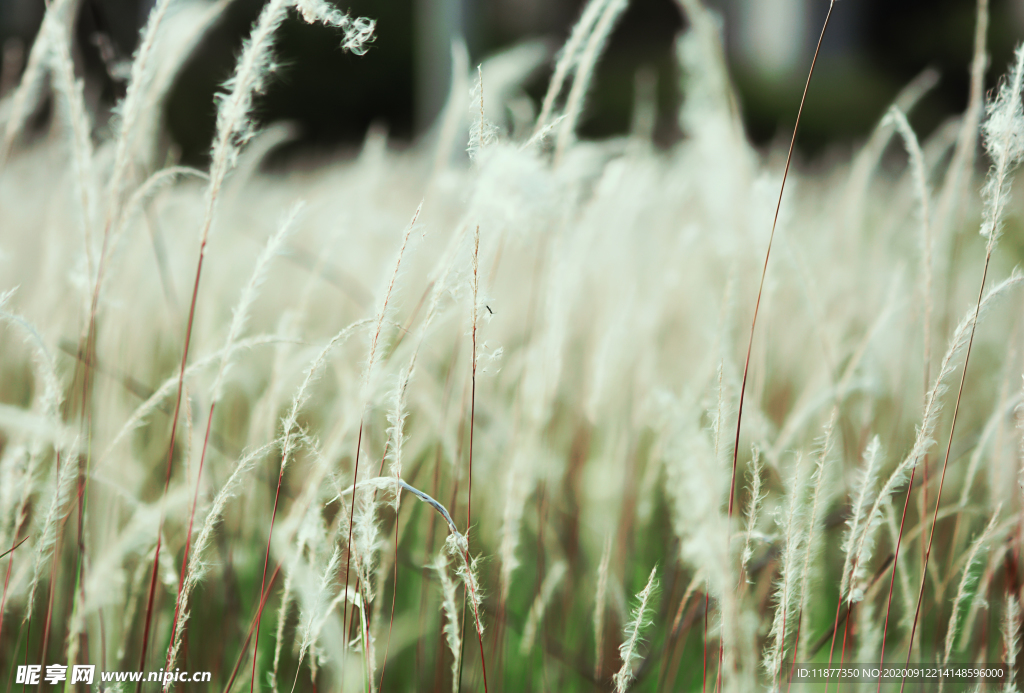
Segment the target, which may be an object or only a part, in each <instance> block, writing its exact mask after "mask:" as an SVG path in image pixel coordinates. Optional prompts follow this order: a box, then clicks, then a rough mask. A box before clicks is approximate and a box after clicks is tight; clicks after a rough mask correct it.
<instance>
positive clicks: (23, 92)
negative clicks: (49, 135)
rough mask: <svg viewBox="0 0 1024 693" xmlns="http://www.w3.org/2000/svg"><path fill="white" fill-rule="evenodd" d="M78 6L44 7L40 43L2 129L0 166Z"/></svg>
mask: <svg viewBox="0 0 1024 693" xmlns="http://www.w3.org/2000/svg"><path fill="white" fill-rule="evenodd" d="M76 6H77V3H76V2H75V0H53V2H51V3H50V4H49V6H48V7H47V8H46V14H45V15H43V23H42V26H40V28H39V34H38V37H39V39H40V40H37V41H35V42H34V43H33V44H32V50H31V52H30V53H29V57H28V62H27V63H26V65H25V72H24V73H23V74H22V77H21V81H20V82H19V83H18V88H17V89H15V91H14V94H12V95H11V97H10V99H11V107H10V112H9V113H8V115H7V122H6V123H5V126H4V140H3V148H2V149H0V167H2V166H3V165H4V163H6V161H7V158H8V157H9V156H10V152H11V148H12V147H13V146H14V142H15V140H16V139H17V137H18V135H19V134H21V131H22V130H23V129H24V127H25V125H26V123H27V122H28V119H29V116H30V115H31V111H32V109H33V108H34V107H35V105H36V101H37V99H38V98H39V94H40V92H41V91H42V82H43V80H44V78H45V77H46V74H47V73H48V72H49V70H50V69H51V60H52V53H53V42H54V40H61V39H60V38H59V37H58V35H57V33H58V32H61V31H64V32H70V24H71V15H72V14H73V13H74V11H75V8H76Z"/></svg>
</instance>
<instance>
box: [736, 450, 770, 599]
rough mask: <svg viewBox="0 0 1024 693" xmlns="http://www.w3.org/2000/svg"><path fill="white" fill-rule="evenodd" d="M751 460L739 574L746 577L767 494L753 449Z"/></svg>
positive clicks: (758, 459)
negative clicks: (745, 524) (762, 486)
mask: <svg viewBox="0 0 1024 693" xmlns="http://www.w3.org/2000/svg"><path fill="white" fill-rule="evenodd" d="M753 453H754V454H753V458H752V459H751V461H750V503H749V505H747V513H746V514H747V529H746V532H745V533H744V539H743V553H742V554H741V556H740V572H741V573H742V574H743V575H746V576H747V582H750V576H749V574H748V573H747V565H748V564H749V563H750V559H751V558H752V557H753V555H754V547H753V537H754V531H755V530H756V529H757V520H758V517H757V516H758V512H759V511H760V509H761V502H762V501H763V500H764V499H765V496H766V495H767V494H763V493H762V492H761V475H762V474H763V473H764V465H763V464H762V463H761V453H760V451H759V450H758V449H757V448H756V447H755V448H754V451H753Z"/></svg>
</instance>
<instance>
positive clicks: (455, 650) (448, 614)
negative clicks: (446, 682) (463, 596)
mask: <svg viewBox="0 0 1024 693" xmlns="http://www.w3.org/2000/svg"><path fill="white" fill-rule="evenodd" d="M434 571H435V572H436V573H437V577H438V579H439V580H440V581H441V610H442V612H443V613H444V639H445V642H446V643H447V644H448V651H449V652H451V653H452V693H457V691H458V690H459V664H460V662H459V660H460V658H461V656H462V634H461V633H460V632H459V607H458V604H457V602H456V597H455V582H454V581H453V580H452V578H451V576H450V575H449V574H448V559H447V558H446V557H445V555H444V553H443V552H442V553H439V554H437V555H436V556H435V557H434Z"/></svg>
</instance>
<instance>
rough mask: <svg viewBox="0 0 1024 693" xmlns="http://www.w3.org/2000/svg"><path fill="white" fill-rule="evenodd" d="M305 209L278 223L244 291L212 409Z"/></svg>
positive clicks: (297, 209)
mask: <svg viewBox="0 0 1024 693" xmlns="http://www.w3.org/2000/svg"><path fill="white" fill-rule="evenodd" d="M302 206H303V205H302V203H299V204H296V205H294V206H293V207H292V208H291V209H290V210H289V211H288V212H287V214H285V216H284V218H283V219H282V220H281V222H280V223H279V224H278V226H277V231H275V232H274V234H273V235H272V236H271V237H270V238H269V239H268V240H267V244H266V245H265V246H264V247H263V251H262V252H261V253H260V255H259V257H258V258H256V264H255V265H254V267H253V272H252V276H251V277H250V278H249V282H248V283H247V284H246V285H245V288H244V289H243V290H242V294H241V296H240V297H239V299H238V304H237V305H236V306H235V307H234V309H232V311H231V326H230V328H229V329H228V336H227V339H225V341H224V348H223V349H222V350H221V353H222V354H223V356H222V358H221V361H220V367H219V368H218V369H217V376H216V378H214V381H213V387H212V388H211V396H210V405H211V406H213V405H214V404H215V403H216V402H218V401H219V400H220V399H221V397H223V396H224V382H225V381H226V380H227V377H228V373H229V372H230V370H231V366H232V365H233V360H232V358H231V357H232V356H233V355H234V354H235V353H237V352H236V351H235V350H234V345H235V343H236V342H237V341H238V340H239V338H241V336H242V333H243V332H244V331H245V326H246V323H247V322H248V320H249V313H250V310H251V308H252V304H253V303H254V302H255V301H256V297H257V295H258V294H259V288H260V286H261V285H262V284H263V282H264V281H265V280H266V278H267V270H268V269H269V268H270V263H271V261H272V260H273V259H274V258H275V257H276V256H277V255H278V254H279V253H280V252H281V249H282V248H283V247H284V244H285V241H287V240H288V237H289V236H291V234H292V233H293V232H294V230H295V222H296V219H297V218H298V215H299V212H301V211H302Z"/></svg>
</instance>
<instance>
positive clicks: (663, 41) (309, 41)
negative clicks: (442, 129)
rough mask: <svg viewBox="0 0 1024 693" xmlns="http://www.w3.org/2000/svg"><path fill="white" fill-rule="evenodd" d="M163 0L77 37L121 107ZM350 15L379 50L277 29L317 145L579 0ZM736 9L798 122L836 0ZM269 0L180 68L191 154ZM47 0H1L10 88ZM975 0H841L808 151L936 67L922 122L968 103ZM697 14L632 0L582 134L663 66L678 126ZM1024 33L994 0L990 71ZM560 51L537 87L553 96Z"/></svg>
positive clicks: (478, 0)
mask: <svg viewBox="0 0 1024 693" xmlns="http://www.w3.org/2000/svg"><path fill="white" fill-rule="evenodd" d="M151 4H152V0H82V3H81V9H80V12H79V20H78V29H77V34H78V35H77V38H78V47H79V56H78V57H79V59H80V62H81V63H82V64H83V65H84V66H85V68H84V71H85V73H86V78H87V83H88V84H89V86H90V89H89V94H90V95H91V99H92V105H93V107H94V108H95V109H96V110H97V111H102V110H103V109H104V108H108V107H109V105H110V104H112V103H113V102H114V101H115V99H116V98H117V97H118V95H119V94H120V92H121V91H122V90H123V84H121V83H120V82H119V81H118V79H117V77H116V75H115V76H111V75H110V74H109V72H110V70H108V69H107V67H108V66H107V65H106V64H105V63H104V60H103V56H102V53H103V51H102V50H101V45H106V46H109V49H110V50H108V51H107V53H108V57H109V56H110V55H112V56H114V57H115V59H117V58H120V59H125V58H129V57H130V56H131V53H132V51H133V50H134V47H135V43H136V40H137V34H138V29H139V27H140V26H141V24H142V22H143V21H144V20H145V16H146V13H147V11H148V9H149V7H150V6H151ZM338 4H339V6H340V7H342V8H343V9H348V10H350V11H351V12H352V13H353V14H357V15H362V16H367V17H371V18H373V19H376V20H377V38H376V40H375V42H374V43H373V46H372V48H371V49H370V51H369V53H367V54H366V55H365V56H361V57H359V56H354V55H350V54H346V53H343V52H342V51H341V50H340V49H339V48H338V37H337V36H336V34H335V32H333V31H332V30H330V29H326V28H324V27H321V26H308V25H305V24H304V23H303V22H301V21H300V20H298V19H297V18H295V17H293V18H292V20H291V21H290V22H289V23H288V24H287V25H286V26H285V27H284V29H283V31H282V32H281V34H280V41H279V44H278V57H279V59H280V60H281V61H282V62H283V63H284V68H283V69H282V70H281V71H280V72H279V73H278V75H277V77H276V79H275V80H274V83H273V85H272V86H271V88H270V89H269V91H268V93H267V94H266V95H265V96H264V97H263V98H262V100H261V102H260V105H259V112H260V118H261V120H262V121H263V122H264V123H268V122H273V121H276V120H281V119H287V120H291V121H295V122H296V123H298V124H299V126H300V128H299V131H300V133H301V141H302V142H303V143H305V145H306V146H308V147H311V148H317V149H323V148H324V147H325V146H335V145H342V146H344V145H353V144H356V143H358V142H359V141H360V140H361V139H362V137H363V135H364V133H365V132H366V129H367V127H369V126H370V124H371V123H379V124H382V125H383V126H385V127H386V128H387V130H388V132H389V134H390V137H391V139H392V141H393V142H399V143H400V142H403V141H406V142H408V141H411V140H412V139H413V138H415V136H416V135H417V134H419V133H421V132H423V131H424V130H425V129H426V128H427V127H429V124H430V123H431V122H432V119H433V117H434V116H435V115H436V113H437V112H438V110H439V109H440V107H441V105H442V104H443V102H444V99H445V96H446V93H447V89H448V86H447V82H448V72H449V69H450V68H449V58H448V48H447V46H448V45H449V42H450V40H451V38H452V37H453V36H457V35H462V36H464V37H465V39H466V42H467V45H468V48H469V52H470V56H471V60H472V61H474V63H475V62H476V61H479V60H482V59H484V58H486V57H487V56H488V55H492V54H494V53H495V52H497V51H500V50H501V49H503V48H506V47H510V46H512V45H515V44H516V43H517V42H520V41H523V40H526V39H531V38H533V39H536V38H540V39H543V40H545V41H546V43H547V44H548V45H549V46H550V48H551V50H552V51H554V50H557V48H558V46H560V45H561V43H562V42H563V41H564V40H565V37H566V36H567V34H568V32H569V29H570V28H571V26H572V24H573V23H574V22H575V20H576V18H577V17H578V15H579V12H580V9H581V5H582V3H581V1H580V0H351V2H348V3H347V4H345V3H343V2H338ZM710 4H712V5H714V6H715V7H716V9H718V10H719V11H720V12H721V13H722V15H723V18H724V25H723V35H724V37H725V40H726V45H727V48H728V54H729V60H730V69H731V70H732V74H733V79H734V82H735V84H736V86H737V90H738V93H739V96H740V102H741V105H742V109H743V115H744V118H745V120H746V123H747V127H748V130H749V132H750V134H751V136H752V138H753V139H754V140H755V141H756V142H758V143H767V142H770V141H772V140H773V139H775V138H779V137H785V136H787V135H788V131H789V128H790V127H791V126H792V122H793V119H794V117H795V111H796V106H797V104H798V102H799V95H800V90H801V89H802V86H803V80H804V78H805V76H806V70H807V67H808V65H809V62H810V56H811V53H812V51H813V47H814V43H815V41H816V39H817V34H818V31H819V30H820V25H821V21H822V20H823V19H824V15H825V12H826V11H827V9H828V0H714V1H713V2H711V3H710ZM261 5H262V0H234V2H233V3H232V4H231V6H230V7H229V8H228V10H227V11H226V13H225V14H224V16H223V17H222V19H221V20H220V21H219V22H218V24H217V25H216V27H215V28H214V29H213V30H211V31H210V32H209V34H208V35H207V36H206V38H205V40H204V41H203V43H202V44H201V46H200V47H199V49H198V50H197V51H196V53H195V54H194V55H193V56H192V58H191V59H190V60H189V62H188V63H187V65H185V66H184V69H183V70H182V71H181V73H180V75H179V77H178V79H177V82H176V84H175V87H174V90H173V92H172V95H171V99H170V101H169V103H168V104H167V106H166V108H167V114H166V115H167V123H168V126H169V130H170V134H171V137H172V139H173V140H174V142H175V143H176V145H177V146H178V147H179V148H180V152H181V155H182V158H183V159H184V160H186V161H192V162H198V161H201V160H202V159H203V157H204V156H205V152H206V149H207V146H208V142H209V138H210V135H211V133H212V129H213V119H214V110H213V100H212V94H213V92H214V90H215V89H216V88H217V87H218V85H219V84H220V83H222V82H223V81H224V79H225V78H226V77H227V75H228V74H229V71H230V69H231V67H232V65H233V61H234V57H235V55H236V54H237V52H238V50H239V46H240V44H241V41H242V38H243V37H244V36H245V35H246V33H247V32H248V29H249V27H250V26H251V24H252V22H253V21H254V19H255V18H256V15H257V14H258V12H259V10H260V7H261ZM43 7H44V4H43V0H3V1H2V2H0V40H2V41H3V45H4V54H3V67H4V73H5V75H6V78H5V79H6V82H7V84H6V85H4V86H5V87H7V88H9V86H10V83H11V82H12V80H13V79H14V78H15V77H16V74H17V69H18V66H19V64H20V62H21V61H20V59H19V53H20V54H21V55H24V52H25V50H26V49H27V46H28V45H30V44H31V40H32V37H33V35H34V32H35V31H36V30H37V28H38V24H39V20H40V18H41V16H42V12H43ZM974 12H975V2H974V0H842V2H839V3H837V5H836V9H835V13H834V18H833V23H832V26H831V27H830V29H829V33H828V35H827V36H826V38H825V43H824V46H823V55H822V59H821V63H820V67H819V70H820V72H819V73H818V77H817V78H816V82H815V86H814V89H812V91H811V96H810V99H809V103H808V109H807V112H806V114H805V118H804V125H803V128H804V129H803V131H802V135H801V147H802V148H803V150H804V152H805V153H810V154H814V153H818V152H821V151H822V150H823V149H824V148H827V147H828V146H829V145H832V144H837V145H839V146H842V145H843V144H845V143H849V142H851V141H855V140H857V139H858V138H860V137H862V136H863V135H864V134H865V133H866V132H867V131H868V129H869V128H870V127H871V126H872V125H873V124H874V123H875V122H876V121H877V119H878V118H879V117H880V115H881V114H882V112H883V111H884V109H885V108H886V107H887V105H888V104H889V103H890V101H891V100H892V98H893V96H894V95H895V93H896V92H897V91H898V90H899V89H900V88H901V87H902V86H903V85H905V84H906V83H907V82H908V81H910V80H911V79H912V78H913V77H914V76H915V75H917V74H918V73H919V72H921V71H922V70H923V69H925V68H926V67H934V68H936V69H937V70H938V71H939V73H940V75H941V81H940V83H939V86H938V88H937V89H936V90H935V91H934V92H933V93H932V94H931V95H930V96H929V97H928V99H927V100H926V102H925V104H924V107H922V108H920V109H918V111H917V112H916V113H915V115H914V118H913V121H914V125H915V126H916V127H917V128H919V130H921V131H922V132H923V133H927V132H928V131H929V130H931V129H932V128H934V127H936V126H937V125H938V124H939V123H940V122H942V120H944V119H945V118H947V117H949V116H950V115H952V114H955V113H958V112H960V111H961V110H962V109H963V107H964V104H965V100H966V94H967V82H968V66H969V62H970V57H971V51H972V40H973V32H974ZM683 26H684V23H683V19H682V16H681V14H680V12H679V11H678V9H677V6H676V4H675V3H674V2H673V0H632V1H631V2H630V4H629V8H628V9H627V11H626V13H625V15H624V17H623V18H622V20H621V22H620V23H619V25H618V27H617V29H616V30H615V32H614V34H613V36H612V38H611V41H610V43H609V46H608V48H607V51H606V53H605V55H604V57H603V58H602V60H601V63H600V65H599V68H598V71H597V76H596V82H595V85H594V88H593V90H592V92H591V94H590V97H589V100H588V108H587V112H586V114H585V117H584V119H583V121H582V123H581V130H582V134H583V136H586V137H606V136H610V135H614V134H616V133H621V132H623V131H624V130H625V129H626V128H627V127H628V125H629V121H630V113H631V109H632V105H633V94H634V77H635V75H636V73H637V71H638V70H639V69H642V68H646V69H648V70H652V71H654V74H656V76H657V85H658V86H657V95H658V106H659V116H658V121H657V126H656V130H655V137H656V140H657V141H658V142H659V143H660V144H663V145H665V144H670V143H671V142H673V141H674V140H675V139H677V138H678V137H680V132H679V128H678V125H677V124H676V119H675V113H676V108H677V105H678V102H679V99H680V98H681V96H680V95H681V94H682V93H683V92H684V91H685V84H682V83H681V79H680V77H679V74H678V71H677V69H676V68H675V58H674V54H673V46H674V40H675V37H676V36H677V34H678V33H679V31H680V30H681V29H682V28H683ZM1022 36H1024V0H992V22H991V29H990V32H989V42H990V54H991V56H992V61H991V68H990V70H989V75H990V80H994V79H995V77H996V76H997V75H999V74H1001V73H1002V72H1003V68H1004V66H1005V65H1006V63H1007V62H1008V61H1009V59H1010V54H1011V51H1012V49H1013V46H1014V44H1015V43H1016V42H1017V41H1018V40H1020V39H1021V37H1022ZM549 76H550V62H549V63H548V64H547V65H546V66H545V67H544V68H543V69H541V70H538V71H537V73H536V74H535V75H533V76H532V78H531V79H530V81H529V82H528V84H527V85H526V91H527V93H528V94H529V95H530V96H531V97H533V98H534V99H535V100H538V101H539V99H540V97H541V95H542V94H543V90H544V87H545V86H546V84H547V80H548V78H549Z"/></svg>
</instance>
